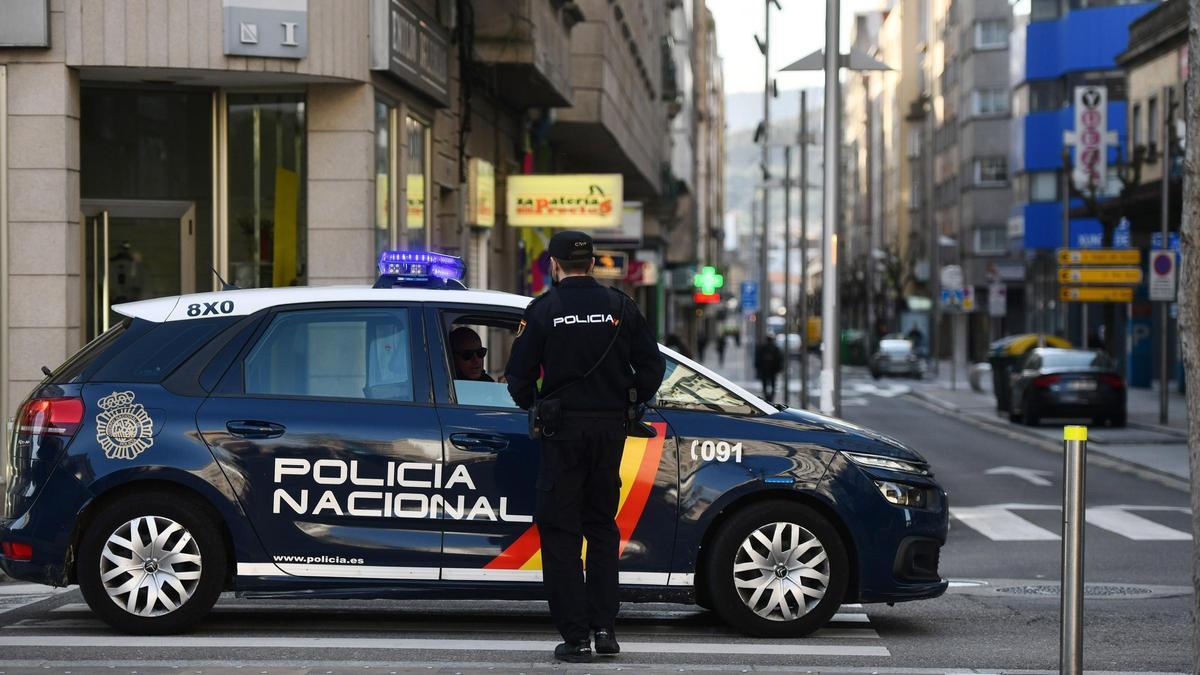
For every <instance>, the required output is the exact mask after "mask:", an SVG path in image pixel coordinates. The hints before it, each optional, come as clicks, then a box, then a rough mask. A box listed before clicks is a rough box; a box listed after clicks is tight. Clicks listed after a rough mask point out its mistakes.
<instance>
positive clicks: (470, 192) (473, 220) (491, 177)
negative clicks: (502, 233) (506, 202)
mask: <svg viewBox="0 0 1200 675" xmlns="http://www.w3.org/2000/svg"><path fill="white" fill-rule="evenodd" d="M495 224H496V170H495V168H494V167H493V166H492V163H491V162H489V161H487V160H483V159H480V158H478V157H472V158H471V159H470V160H468V161H467V225H478V226H480V227H492V226H494V225H495Z"/></svg>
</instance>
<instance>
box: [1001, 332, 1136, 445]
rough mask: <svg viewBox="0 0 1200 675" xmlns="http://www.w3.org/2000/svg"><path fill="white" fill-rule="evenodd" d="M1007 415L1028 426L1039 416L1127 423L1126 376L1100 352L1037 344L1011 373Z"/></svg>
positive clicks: (1118, 424)
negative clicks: (1039, 346) (1054, 347)
mask: <svg viewBox="0 0 1200 675" xmlns="http://www.w3.org/2000/svg"><path fill="white" fill-rule="evenodd" d="M1011 403H1012V405H1011V406H1010V407H1009V413H1008V418H1009V419H1010V420H1012V421H1013V422H1016V421H1019V420H1023V421H1024V422H1025V424H1028V425H1030V426H1033V425H1036V424H1037V423H1038V422H1039V421H1040V420H1041V419H1042V418H1043V417H1089V418H1091V419H1092V421H1093V423H1094V424H1097V425H1101V424H1104V423H1105V422H1108V423H1110V424H1112V425H1113V426H1114V427H1123V426H1125V380H1124V379H1123V378H1122V377H1121V375H1120V374H1119V373H1117V370H1116V366H1115V365H1114V364H1113V362H1112V359H1110V358H1109V357H1108V355H1107V354H1105V353H1104V352H1094V351H1088V350H1084V349H1052V348H1038V349H1034V350H1032V351H1030V352H1029V353H1028V354H1027V355H1026V356H1025V360H1024V361H1023V362H1022V363H1021V366H1020V368H1019V370H1016V371H1014V372H1013V374H1012V399H1011Z"/></svg>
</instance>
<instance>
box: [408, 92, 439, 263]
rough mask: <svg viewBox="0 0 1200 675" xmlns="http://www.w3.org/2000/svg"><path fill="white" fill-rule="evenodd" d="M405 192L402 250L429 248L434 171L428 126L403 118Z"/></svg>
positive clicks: (412, 119) (413, 118) (414, 119)
mask: <svg viewBox="0 0 1200 675" xmlns="http://www.w3.org/2000/svg"><path fill="white" fill-rule="evenodd" d="M404 141H405V142H404V146H405V147H404V173H405V176H404V191H405V200H406V204H407V211H406V216H405V221H404V224H405V226H404V229H403V231H402V232H401V238H402V247H404V248H426V247H428V246H429V243H428V242H429V233H430V231H431V229H432V227H431V224H432V217H431V209H430V206H431V204H430V196H429V195H430V187H431V184H432V174H433V171H432V167H431V154H430V138H429V125H428V124H426V123H424V122H422V121H421V120H418V119H416V118H415V117H409V116H405V118H404Z"/></svg>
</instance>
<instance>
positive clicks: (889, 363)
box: [871, 338, 925, 380]
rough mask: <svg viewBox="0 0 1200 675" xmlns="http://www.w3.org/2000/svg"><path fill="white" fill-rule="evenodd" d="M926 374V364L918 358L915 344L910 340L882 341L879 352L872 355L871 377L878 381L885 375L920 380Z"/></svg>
mask: <svg viewBox="0 0 1200 675" xmlns="http://www.w3.org/2000/svg"><path fill="white" fill-rule="evenodd" d="M924 372H925V362H924V361H922V360H921V358H920V357H919V356H917V352H916V350H914V349H913V343H912V342H910V341H908V340H903V339H886V338H885V339H883V340H880V341H879V351H877V352H875V353H874V354H873V355H871V376H872V377H874V378H875V379H877V380H878V379H879V378H880V377H883V376H884V375H907V376H908V377H916V378H920V377H921V375H922V374H923V373H924Z"/></svg>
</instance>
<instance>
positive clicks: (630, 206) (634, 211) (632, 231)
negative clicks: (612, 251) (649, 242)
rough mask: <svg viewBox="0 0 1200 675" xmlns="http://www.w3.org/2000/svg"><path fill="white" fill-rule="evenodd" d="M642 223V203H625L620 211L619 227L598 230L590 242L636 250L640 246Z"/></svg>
mask: <svg viewBox="0 0 1200 675" xmlns="http://www.w3.org/2000/svg"><path fill="white" fill-rule="evenodd" d="M643 222H644V221H643V214H642V203H641V202H625V207H624V208H623V209H622V210H621V226H620V227H619V228H616V229H612V228H609V229H605V230H599V231H597V232H595V233H594V234H593V235H592V240H593V241H595V242H596V243H598V244H606V245H609V246H628V247H630V248H637V247H639V246H641V245H642V231H643V229H644V228H643Z"/></svg>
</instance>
